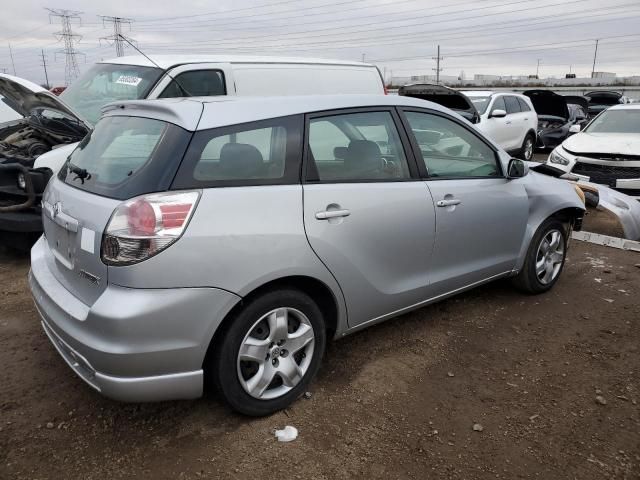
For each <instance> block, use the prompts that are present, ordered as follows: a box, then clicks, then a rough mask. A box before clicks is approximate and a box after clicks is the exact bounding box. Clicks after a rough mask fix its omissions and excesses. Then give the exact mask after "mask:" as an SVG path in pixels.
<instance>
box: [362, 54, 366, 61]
mask: <svg viewBox="0 0 640 480" xmlns="http://www.w3.org/2000/svg"><path fill="white" fill-rule="evenodd" d="M364 57H365V54H364V53H363V54H362V63H364Z"/></svg>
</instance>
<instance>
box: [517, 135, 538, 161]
mask: <svg viewBox="0 0 640 480" xmlns="http://www.w3.org/2000/svg"><path fill="white" fill-rule="evenodd" d="M535 141H536V139H535V137H534V136H533V135H532V134H531V133H527V135H526V136H525V137H524V141H523V142H522V148H521V149H520V157H521V158H522V159H523V160H526V161H527V162H529V161H531V159H532V158H533V149H534V148H535Z"/></svg>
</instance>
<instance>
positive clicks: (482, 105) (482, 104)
mask: <svg viewBox="0 0 640 480" xmlns="http://www.w3.org/2000/svg"><path fill="white" fill-rule="evenodd" d="M469 98H470V99H471V102H472V103H473V106H474V107H476V110H478V113H479V114H480V115H482V114H483V113H484V112H486V111H487V107H488V106H489V102H491V97H469Z"/></svg>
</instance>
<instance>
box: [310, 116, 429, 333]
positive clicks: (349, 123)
mask: <svg viewBox="0 0 640 480" xmlns="http://www.w3.org/2000/svg"><path fill="white" fill-rule="evenodd" d="M397 119H398V117H397V113H396V112H395V111H393V110H386V109H381V110H375V111H373V110H358V111H352V110H347V111H342V112H339V113H335V112H333V113H330V114H314V115H312V116H310V117H309V118H308V120H307V146H308V149H307V150H308V151H307V158H306V179H305V183H304V186H303V191H304V224H305V229H306V232H307V236H308V239H309V243H310V245H311V247H312V248H313V249H314V251H315V252H316V254H317V255H318V256H319V258H320V259H321V260H322V261H323V262H324V263H325V265H326V266H327V267H328V268H329V270H330V271H331V272H332V274H333V275H334V276H335V278H336V280H337V281H338V283H339V284H340V287H341V289H342V291H343V293H344V297H345V300H346V304H347V310H348V316H349V325H350V326H351V327H354V326H356V325H360V324H363V323H365V322H367V321H372V320H376V319H380V318H384V317H385V316H386V315H388V314H391V313H393V312H396V311H398V310H402V309H404V308H406V307H408V306H410V305H412V304H414V303H416V302H418V301H420V300H422V299H423V298H425V296H426V294H427V289H428V285H429V264H430V260H431V253H432V248H433V243H434V235H435V212H434V206H433V201H432V199H431V196H430V194H429V190H428V189H427V188H426V186H425V185H424V183H423V182H422V181H420V179H419V178H418V176H417V169H416V165H415V160H414V159H413V157H412V152H411V151H410V150H409V151H405V148H404V145H403V143H404V142H406V136H405V134H404V132H402V131H400V130H398V128H397ZM403 136H404V137H403Z"/></svg>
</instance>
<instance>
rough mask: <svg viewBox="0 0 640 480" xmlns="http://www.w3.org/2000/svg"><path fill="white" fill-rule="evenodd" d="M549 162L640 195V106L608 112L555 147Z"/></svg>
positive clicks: (585, 177) (592, 179)
mask: <svg viewBox="0 0 640 480" xmlns="http://www.w3.org/2000/svg"><path fill="white" fill-rule="evenodd" d="M574 127H575V125H574ZM547 163H548V164H550V165H552V166H554V167H557V168H560V169H562V170H564V171H565V172H567V173H569V172H571V173H572V174H574V175H576V176H578V177H579V178H581V179H583V180H587V181H590V182H593V183H598V184H603V185H607V186H610V187H612V188H615V189H616V190H619V191H621V192H624V193H627V194H628V195H632V196H640V105H639V104H625V105H615V106H613V107H611V108H609V109H607V110H605V111H604V112H602V113H601V114H600V115H598V116H597V117H596V118H594V119H593V120H592V121H591V123H589V124H588V125H587V126H586V127H585V129H584V130H583V131H582V132H580V133H578V134H576V135H573V136H571V137H569V138H567V139H566V140H565V141H564V142H563V143H562V145H560V146H558V147H556V148H555V149H554V150H553V151H552V152H551V154H550V155H549V159H548V160H547Z"/></svg>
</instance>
